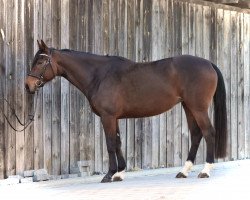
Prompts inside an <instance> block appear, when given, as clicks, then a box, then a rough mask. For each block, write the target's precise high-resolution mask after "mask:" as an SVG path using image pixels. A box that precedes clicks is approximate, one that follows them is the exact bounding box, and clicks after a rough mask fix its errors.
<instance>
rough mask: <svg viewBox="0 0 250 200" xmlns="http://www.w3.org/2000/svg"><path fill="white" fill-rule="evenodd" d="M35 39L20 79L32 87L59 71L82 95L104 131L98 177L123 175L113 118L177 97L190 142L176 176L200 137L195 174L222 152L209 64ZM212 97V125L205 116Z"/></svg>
mask: <svg viewBox="0 0 250 200" xmlns="http://www.w3.org/2000/svg"><path fill="white" fill-rule="evenodd" d="M37 42H38V47H39V50H38V51H37V53H36V55H35V57H34V59H33V63H32V68H31V71H30V72H29V74H28V75H27V78H26V81H25V87H26V90H27V91H28V92H29V93H35V91H36V90H37V89H38V88H40V87H42V86H44V84H45V83H47V82H48V81H50V80H52V79H53V78H55V76H62V77H64V78H65V79H67V80H68V81H69V82H70V83H72V84H73V85H74V86H76V87H77V88H78V89H79V90H80V91H81V92H82V93H83V94H84V95H85V96H86V98H87V99H88V101H89V103H90V106H91V108H92V110H93V112H94V113H95V114H96V115H98V116H100V118H101V122H102V125H103V128H104V131H105V137H106V143H107V150H108V155H109V171H108V173H107V174H106V175H105V176H104V178H103V179H102V181H101V182H112V181H120V180H123V176H124V174H123V173H124V170H125V168H126V163H125V160H124V157H123V155H122V151H121V139H120V131H119V127H118V120H119V119H122V118H139V117H149V116H154V115H158V114H160V113H163V112H166V111H167V110H169V109H170V108H172V107H173V106H174V105H176V104H178V103H181V105H182V106H183V108H184V110H185V113H186V117H187V122H188V127H189V130H190V134H191V148H190V151H189V154H188V158H187V161H186V162H185V165H184V167H183V168H182V170H181V171H180V172H179V173H178V174H177V175H176V178H186V177H187V176H188V173H189V172H190V170H191V168H192V166H193V164H194V160H195V157H196V153H197V150H198V147H199V144H200V141H201V139H202V137H204V138H205V141H206V145H207V155H206V163H205V167H204V169H203V170H202V171H201V172H200V173H199V175H198V177H199V178H208V177H209V176H210V170H211V169H212V167H213V163H214V157H216V158H223V157H225V156H226V144H227V116H226V90H225V84H224V80H223V76H222V74H221V72H220V70H219V69H218V67H217V66H216V65H215V64H213V63H211V62H210V61H208V60H205V59H203V58H199V57H195V56H190V55H182V56H176V57H171V58H166V59H162V60H158V61H154V62H144V63H138V62H133V61H131V60H128V59H126V58H123V57H119V56H101V55H95V54H91V53H85V52H79V51H73V50H68V49H61V50H58V49H54V48H49V47H47V45H46V44H45V43H44V41H42V40H41V41H40V42H39V41H37ZM212 99H213V101H214V127H213V126H212V123H211V121H210V119H209V116H208V108H209V106H210V104H211V102H212Z"/></svg>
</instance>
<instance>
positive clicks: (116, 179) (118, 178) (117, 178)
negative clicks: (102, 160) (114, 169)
mask: <svg viewBox="0 0 250 200" xmlns="http://www.w3.org/2000/svg"><path fill="white" fill-rule="evenodd" d="M113 181H114V182H116V181H123V179H122V178H121V177H118V176H116V177H114V178H113Z"/></svg>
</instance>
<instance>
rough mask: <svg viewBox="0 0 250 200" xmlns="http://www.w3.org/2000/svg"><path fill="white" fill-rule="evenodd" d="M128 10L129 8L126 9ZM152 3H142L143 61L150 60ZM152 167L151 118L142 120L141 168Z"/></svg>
mask: <svg viewBox="0 0 250 200" xmlns="http://www.w3.org/2000/svg"><path fill="white" fill-rule="evenodd" d="M128 9H129V8H128ZM151 20H152V2H150V1H143V27H144V28H143V49H142V51H143V61H150V60H152V57H151V48H152V41H151V39H152V23H151ZM151 165H152V118H149V117H147V118H144V119H143V141H142V167H143V168H149V167H151Z"/></svg>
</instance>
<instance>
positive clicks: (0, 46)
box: [0, 0, 6, 179]
mask: <svg viewBox="0 0 250 200" xmlns="http://www.w3.org/2000/svg"><path fill="white" fill-rule="evenodd" d="M0 4H1V5H2V6H1V8H0V27H1V29H0V31H2V33H1V35H0V52H1V53H0V77H1V78H0V96H1V98H2V97H4V95H5V80H6V77H5V70H6V66H5V41H6V40H5V34H6V32H5V31H6V29H5V10H6V8H5V6H6V1H4V0H1V1H0ZM1 111H4V102H3V100H2V99H1V100H0V179H3V178H4V176H5V159H4V157H5V152H4V149H5V140H4V132H5V120H4V117H3V114H2V113H1Z"/></svg>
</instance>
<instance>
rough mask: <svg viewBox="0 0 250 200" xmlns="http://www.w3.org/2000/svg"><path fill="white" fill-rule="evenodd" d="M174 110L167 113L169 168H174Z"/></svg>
mask: <svg viewBox="0 0 250 200" xmlns="http://www.w3.org/2000/svg"><path fill="white" fill-rule="evenodd" d="M174 134H175V133H174V109H171V110H170V111H168V112H167V167H173V166H174Z"/></svg>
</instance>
